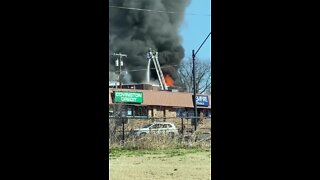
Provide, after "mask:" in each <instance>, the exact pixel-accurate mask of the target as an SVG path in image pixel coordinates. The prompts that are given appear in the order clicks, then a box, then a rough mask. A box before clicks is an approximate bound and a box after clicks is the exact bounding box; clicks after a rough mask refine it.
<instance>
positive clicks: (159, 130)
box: [133, 122, 179, 137]
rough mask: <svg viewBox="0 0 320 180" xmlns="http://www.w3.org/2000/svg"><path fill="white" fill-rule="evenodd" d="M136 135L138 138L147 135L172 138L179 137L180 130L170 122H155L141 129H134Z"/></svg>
mask: <svg viewBox="0 0 320 180" xmlns="http://www.w3.org/2000/svg"><path fill="white" fill-rule="evenodd" d="M133 132H134V134H135V135H137V136H143V135H146V134H150V133H154V134H163V133H164V134H169V135H170V136H172V137H173V136H175V135H179V132H178V129H177V128H176V126H175V125H174V124H173V123H168V122H154V123H152V124H148V125H146V126H143V127H142V128H140V129H134V131H133Z"/></svg>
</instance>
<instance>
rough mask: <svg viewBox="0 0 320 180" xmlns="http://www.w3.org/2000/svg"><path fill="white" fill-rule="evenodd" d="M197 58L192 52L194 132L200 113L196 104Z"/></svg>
mask: <svg viewBox="0 0 320 180" xmlns="http://www.w3.org/2000/svg"><path fill="white" fill-rule="evenodd" d="M195 57H196V55H195V54H194V50H192V75H193V103H194V121H195V124H194V131H196V130H197V124H198V119H197V116H198V112H197V102H196V100H197V99H196V97H197V91H196V70H195V63H194V61H195Z"/></svg>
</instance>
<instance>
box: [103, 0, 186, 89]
mask: <svg viewBox="0 0 320 180" xmlns="http://www.w3.org/2000/svg"><path fill="white" fill-rule="evenodd" d="M189 3H190V0H113V1H109V5H113V6H118V7H130V8H132V7H133V8H140V9H154V10H158V11H169V12H185V10H186V8H187V6H188V5H189ZM184 17H185V16H184V14H183V13H176V14H170V13H155V12H145V11H135V10H127V9H118V8H109V54H110V55H111V54H113V53H119V52H121V53H124V54H127V56H128V57H127V58H124V64H125V68H127V69H145V68H146V66H147V58H146V57H147V52H148V49H149V48H153V49H156V50H157V51H158V52H159V62H160V65H161V66H163V65H179V64H180V62H181V61H182V60H183V58H184V57H185V52H184V48H183V45H182V37H181V35H180V31H179V30H180V27H181V25H182V23H183V21H184ZM114 60H115V59H114V57H111V59H109V64H110V65H111V66H113V65H114ZM177 68H179V66H173V67H171V68H165V69H163V72H164V74H170V75H171V76H172V77H173V79H175V76H176V69H177ZM111 69H112V68H111ZM128 72H129V74H130V75H131V81H132V82H138V83H139V82H143V81H144V80H145V77H146V71H145V70H142V71H128ZM152 74H153V77H154V78H155V79H156V76H155V73H154V72H153V73H152Z"/></svg>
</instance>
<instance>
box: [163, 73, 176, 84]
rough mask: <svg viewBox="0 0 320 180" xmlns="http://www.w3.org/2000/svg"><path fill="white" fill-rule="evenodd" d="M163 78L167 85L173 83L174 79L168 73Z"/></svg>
mask: <svg viewBox="0 0 320 180" xmlns="http://www.w3.org/2000/svg"><path fill="white" fill-rule="evenodd" d="M164 80H165V81H166V84H167V86H169V87H171V86H173V84H174V80H173V79H172V78H171V76H170V75H169V74H165V75H164Z"/></svg>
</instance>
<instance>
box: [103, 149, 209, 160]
mask: <svg viewBox="0 0 320 180" xmlns="http://www.w3.org/2000/svg"><path fill="white" fill-rule="evenodd" d="M198 152H210V149H204V148H168V149H151V150H150V149H148V150H146V149H141V150H135V149H121V148H112V149H109V159H113V158H117V157H121V156H126V157H133V156H144V155H164V156H165V157H174V156H184V155H185V154H190V153H198Z"/></svg>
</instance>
